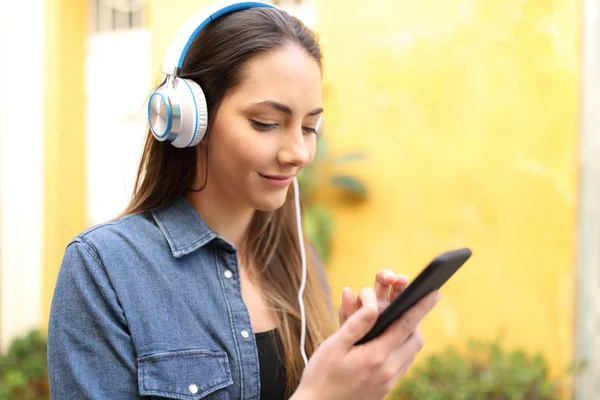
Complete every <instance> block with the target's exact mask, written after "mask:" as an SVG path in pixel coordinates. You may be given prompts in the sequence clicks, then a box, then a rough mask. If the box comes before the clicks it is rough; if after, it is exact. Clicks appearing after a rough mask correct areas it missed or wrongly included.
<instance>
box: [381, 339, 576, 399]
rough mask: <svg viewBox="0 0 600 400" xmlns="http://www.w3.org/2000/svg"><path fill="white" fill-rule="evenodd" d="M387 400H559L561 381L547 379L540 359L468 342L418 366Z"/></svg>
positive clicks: (546, 367)
mask: <svg viewBox="0 0 600 400" xmlns="http://www.w3.org/2000/svg"><path fill="white" fill-rule="evenodd" d="M580 368H581V366H580ZM571 371H574V370H571ZM390 398H391V399H394V400H412V399H415V400H416V399H419V400H422V399H427V400H467V399H468V400H558V399H560V398H562V397H561V386H560V381H559V380H558V379H551V378H550V377H549V373H548V364H547V362H546V360H545V359H544V357H543V356H542V354H539V353H538V354H535V355H527V354H526V353H525V351H523V350H512V351H508V350H506V349H503V348H502V347H501V346H500V344H498V343H496V342H482V341H469V342H468V343H467V346H466V350H465V351H462V352H461V351H459V350H458V349H457V348H455V347H452V346H450V347H447V348H446V349H445V350H443V351H441V352H439V353H435V354H432V355H430V356H429V357H427V358H426V359H425V360H423V362H421V363H418V364H416V365H415V366H414V367H413V368H412V371H411V372H410V373H409V375H408V376H407V377H406V378H403V379H402V380H401V381H400V384H399V386H398V387H397V388H396V390H394V391H393V392H392V394H391V395H390Z"/></svg>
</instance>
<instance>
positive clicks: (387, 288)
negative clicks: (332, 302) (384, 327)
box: [339, 269, 408, 325]
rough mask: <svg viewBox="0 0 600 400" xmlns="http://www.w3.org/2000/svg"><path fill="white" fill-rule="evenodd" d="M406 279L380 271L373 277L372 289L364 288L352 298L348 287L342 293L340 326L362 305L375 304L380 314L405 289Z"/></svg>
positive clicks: (384, 270)
mask: <svg viewBox="0 0 600 400" xmlns="http://www.w3.org/2000/svg"><path fill="white" fill-rule="evenodd" d="M407 284H408V278H407V277H406V276H404V275H402V274H396V273H394V271H392V270H391V269H381V270H379V271H378V272H377V274H376V275H375V285H374V288H364V289H362V290H361V291H360V292H358V297H357V298H356V299H355V298H354V293H353V292H352V289H350V288H349V287H345V288H344V290H343V291H342V305H341V306H340V311H339V319H340V325H343V324H344V322H346V320H347V319H348V318H349V317H350V315H352V314H353V313H354V312H356V311H357V310H358V309H360V308H361V307H362V306H363V304H367V303H376V304H377V309H378V311H379V313H381V312H382V311H383V310H384V309H385V308H386V307H387V306H389V305H390V303H391V302H392V301H393V300H394V299H395V298H396V297H397V296H398V295H399V294H400V293H401V292H402V291H403V290H404V289H405V288H406V285H407Z"/></svg>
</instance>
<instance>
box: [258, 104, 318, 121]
mask: <svg viewBox="0 0 600 400" xmlns="http://www.w3.org/2000/svg"><path fill="white" fill-rule="evenodd" d="M254 104H256V105H261V106H268V107H272V108H275V109H276V110H279V111H282V112H284V113H286V114H288V115H292V109H291V108H289V107H288V106H286V105H285V104H281V103H279V102H277V101H273V100H267V101H261V102H259V103H254ZM322 112H323V108H321V107H319V108H315V109H314V110H312V111H311V112H309V113H308V114H306V116H307V117H309V116H312V115H318V114H321V113H322Z"/></svg>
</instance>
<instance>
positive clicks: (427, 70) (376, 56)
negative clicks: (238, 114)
mask: <svg viewBox="0 0 600 400" xmlns="http://www.w3.org/2000/svg"><path fill="white" fill-rule="evenodd" d="M208 3H210V2H209V1H207V0H203V1H179V2H178V6H177V7H176V8H174V7H172V2H171V1H167V0H153V1H152V2H151V4H150V15H149V27H150V30H151V33H152V42H153V47H152V66H153V71H156V72H157V73H158V71H159V69H160V66H161V63H162V57H163V55H164V52H165V50H166V48H167V46H168V43H169V42H170V40H171V38H172V35H173V34H174V33H175V31H176V29H177V28H178V27H179V26H180V24H181V23H183V22H184V21H185V20H186V19H187V18H188V16H190V15H191V14H192V13H194V12H196V11H197V10H198V9H199V8H200V7H202V6H203V5H205V4H208ZM580 13H581V10H580V6H579V3H578V2H572V1H570V0H545V1H536V2H534V1H527V2H523V1H520V0H519V1H518V0H506V1H497V0H479V1H476V0H461V1H458V0H420V1H410V0H378V1H376V2H374V3H372V4H370V6H366V3H365V2H364V1H358V0H345V1H344V2H340V1H334V0H319V1H318V2H317V24H318V31H319V34H320V37H321V40H322V45H323V48H324V52H325V80H324V84H325V87H326V91H327V94H326V97H325V99H324V105H325V109H326V126H325V130H326V133H325V134H326V135H328V137H329V140H330V141H331V142H332V147H333V148H334V149H335V150H336V151H339V152H344V151H347V150H364V151H366V152H367V153H368V154H369V159H368V160H367V161H366V162H364V163H363V164H361V167H360V168H358V169H356V168H355V169H354V170H353V172H355V173H358V174H359V175H360V176H362V177H363V178H364V179H365V180H366V181H367V182H368V185H369V188H370V193H371V194H370V200H369V202H367V203H365V204H364V205H356V204H355V205H347V204H343V203H339V202H331V204H332V205H333V206H335V207H336V208H335V222H336V224H337V230H336V232H337V234H336V237H335V243H334V257H333V259H332V261H331V263H330V265H329V270H328V271H329V277H330V280H331V284H332V289H333V294H334V301H335V302H336V303H339V297H340V296H338V294H340V293H341V290H342V288H343V286H345V285H349V286H351V287H352V288H353V289H355V290H358V289H360V288H361V287H363V286H366V285H371V284H372V281H373V278H374V275H375V272H376V271H377V270H378V269H380V268H392V269H394V270H396V271H398V272H403V273H405V274H407V275H408V276H409V277H413V276H414V275H415V274H416V273H418V271H419V270H420V269H421V268H422V267H423V266H424V265H425V264H426V263H427V262H428V261H429V260H430V258H432V257H433V256H434V255H435V254H437V253H438V252H441V251H443V250H446V249H449V248H454V247H458V246H465V245H466V246H470V247H472V249H473V251H474V256H473V258H472V259H471V260H470V261H469V263H468V264H467V265H466V266H465V268H464V269H463V270H462V271H460V273H459V274H458V275H456V276H455V278H453V279H452V281H451V284H449V285H448V286H447V288H445V289H444V295H445V296H444V300H443V301H442V303H441V304H440V305H439V306H438V307H437V308H436V310H435V311H434V313H433V314H432V315H430V316H429V317H428V318H427V320H426V321H425V322H424V324H423V327H424V336H425V340H426V349H425V352H429V351H432V350H435V349H438V348H440V347H441V346H443V345H445V344H448V343H462V342H463V339H466V338H467V337H475V338H493V337H495V336H496V335H497V334H498V333H500V332H504V333H505V343H506V344H508V345H511V346H513V345H515V346H516V345H518V346H525V347H526V348H527V349H530V350H542V351H543V352H544V353H545V354H546V355H547V356H548V357H549V359H550V361H551V364H552V366H553V368H554V370H555V371H557V370H558V369H562V368H563V367H564V366H565V365H566V364H567V363H568V362H569V361H570V359H571V355H572V351H573V332H572V324H573V310H574V298H573V297H574V293H573V287H574V286H573V285H574V282H573V279H574V271H575V265H574V257H575V247H574V246H575V213H576V202H577V199H576V193H577V186H576V178H577V176H576V174H577V171H576V164H577V151H576V148H577V140H578V108H579V104H578V81H579V78H580V73H579V36H578V29H579V26H580V23H579V19H580ZM157 76H158V75H157Z"/></svg>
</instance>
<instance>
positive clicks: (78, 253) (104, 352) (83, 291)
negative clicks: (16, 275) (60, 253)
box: [48, 238, 140, 400]
mask: <svg viewBox="0 0 600 400" xmlns="http://www.w3.org/2000/svg"><path fill="white" fill-rule="evenodd" d="M48 377H49V381H50V391H51V395H52V399H53V400H63V399H93V400H95V399H103V400H109V399H139V398H140V396H139V395H138V393H139V392H138V384H137V367H136V359H135V352H134V349H133V343H132V340H131V337H130V335H129V333H128V329H127V322H126V320H125V315H124V313H123V310H122V309H121V307H120V305H119V301H118V298H117V295H116V293H115V291H114V290H113V288H112V286H111V283H110V281H109V278H108V276H107V274H106V271H105V269H104V267H103V266H102V264H101V262H100V259H99V257H98V255H97V253H96V252H95V251H94V249H93V248H92V247H91V246H90V245H89V244H88V243H87V242H85V241H84V239H81V238H79V239H76V240H75V241H73V242H72V243H71V244H69V246H68V247H67V249H66V252H65V255H64V258H63V262H62V264H61V267H60V271H59V274H58V279H57V283H56V287H55V289H54V295H53V299H52V305H51V310H50V320H49V325H48Z"/></svg>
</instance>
